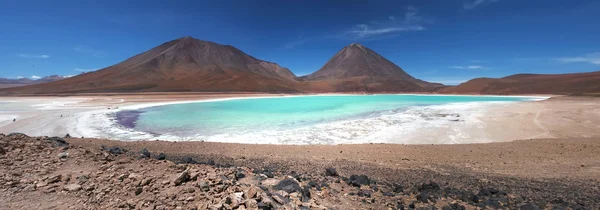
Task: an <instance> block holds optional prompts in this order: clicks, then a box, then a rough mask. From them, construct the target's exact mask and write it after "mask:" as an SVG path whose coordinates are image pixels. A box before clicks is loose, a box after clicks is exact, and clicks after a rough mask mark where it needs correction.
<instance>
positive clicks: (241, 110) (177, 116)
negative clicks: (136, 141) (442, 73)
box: [117, 95, 539, 144]
mask: <svg viewBox="0 0 600 210" xmlns="http://www.w3.org/2000/svg"><path fill="white" fill-rule="evenodd" d="M536 99H539V98H534V97H499V96H438V95H340V96H292V97H274V98H253V99H234V100H223V101H213V102H198V103H184V104H172V105H164V106H154V107H148V108H142V109H138V110H128V111H122V112H121V113H118V114H117V118H120V119H118V121H119V122H120V123H121V124H122V125H125V126H126V127H129V129H132V130H135V131H137V132H145V133H149V134H151V135H153V137H157V138H159V137H162V138H166V139H171V140H207V141H225V142H240V143H284V144H285V143H299V144H313V143H316V144H320V143H325V144H330V143H340V142H344V143H348V142H350V143H352V142H353V141H356V142H361V141H362V140H363V139H365V138H366V137H368V136H369V135H370V133H369V132H370V131H369V130H368V129H371V130H372V131H373V132H372V133H371V134H373V133H376V131H381V130H384V129H388V130H389V129H390V128H391V127H393V126H402V125H404V127H407V126H408V127H414V126H415V125H411V124H410V123H411V122H412V123H416V122H418V121H420V120H423V119H425V120H426V119H429V118H432V116H433V115H432V113H437V115H436V116H438V117H442V118H447V117H448V116H449V115H450V116H455V117H456V116H458V117H460V114H458V113H452V112H453V110H460V111H458V112H468V111H469V108H468V107H469V106H468V105H474V104H477V105H481V104H486V103H487V102H516V101H526V100H536ZM444 105H450V106H444ZM475 108H476V107H475ZM440 109H441V110H446V111H445V112H448V113H446V114H443V113H442V114H440V111H439V110H440ZM415 110H418V111H415ZM436 110H437V111H436ZM421 118H423V119H421ZM446 121H447V120H446ZM455 121H458V120H455ZM398 128H399V129H402V128H401V127H398ZM365 129H367V130H365ZM359 131H360V132H359ZM347 133H348V134H351V135H350V136H347V135H346V134H347Z"/></svg>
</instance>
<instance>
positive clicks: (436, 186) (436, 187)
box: [419, 182, 440, 192]
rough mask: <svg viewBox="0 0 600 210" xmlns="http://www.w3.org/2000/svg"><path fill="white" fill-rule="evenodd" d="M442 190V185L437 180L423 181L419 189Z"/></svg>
mask: <svg viewBox="0 0 600 210" xmlns="http://www.w3.org/2000/svg"><path fill="white" fill-rule="evenodd" d="M438 190H440V185H439V184H437V183H435V182H429V183H423V184H421V186H419V191H428V192H429V191H438Z"/></svg>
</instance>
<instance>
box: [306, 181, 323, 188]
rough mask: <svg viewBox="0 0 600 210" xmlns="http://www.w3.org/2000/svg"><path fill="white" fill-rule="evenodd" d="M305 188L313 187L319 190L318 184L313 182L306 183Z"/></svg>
mask: <svg viewBox="0 0 600 210" xmlns="http://www.w3.org/2000/svg"><path fill="white" fill-rule="evenodd" d="M306 186H308V187H311V188H312V187H314V188H317V189H318V188H320V187H319V183H317V182H315V181H310V182H308V184H306Z"/></svg>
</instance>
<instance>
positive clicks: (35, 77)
mask: <svg viewBox="0 0 600 210" xmlns="http://www.w3.org/2000/svg"><path fill="white" fill-rule="evenodd" d="M41 78H42V77H40V76H36V75H33V76H31V79H41Z"/></svg>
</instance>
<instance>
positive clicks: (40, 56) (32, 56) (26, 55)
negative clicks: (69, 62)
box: [17, 53, 50, 59]
mask: <svg viewBox="0 0 600 210" xmlns="http://www.w3.org/2000/svg"><path fill="white" fill-rule="evenodd" d="M17 56H19V57H21V58H41V59H47V58H50V56H49V55H45V54H42V55H37V54H27V53H21V54H17Z"/></svg>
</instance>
